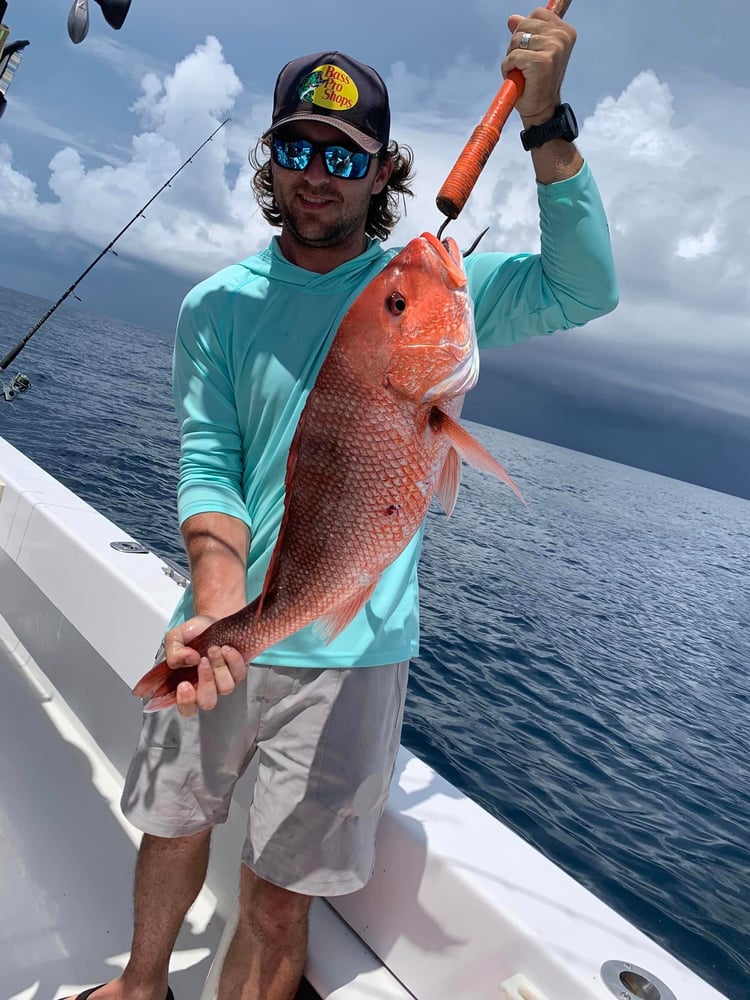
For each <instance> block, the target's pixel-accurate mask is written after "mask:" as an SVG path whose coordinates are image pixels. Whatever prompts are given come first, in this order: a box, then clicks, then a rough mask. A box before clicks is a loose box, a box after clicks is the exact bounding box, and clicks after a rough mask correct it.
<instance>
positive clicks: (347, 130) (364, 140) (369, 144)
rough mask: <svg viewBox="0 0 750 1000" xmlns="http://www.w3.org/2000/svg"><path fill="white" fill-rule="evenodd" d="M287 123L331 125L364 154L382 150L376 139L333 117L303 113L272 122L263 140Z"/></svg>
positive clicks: (381, 144) (380, 143)
mask: <svg viewBox="0 0 750 1000" xmlns="http://www.w3.org/2000/svg"><path fill="white" fill-rule="evenodd" d="M289 122H321V123H322V124H323V125H332V126H333V127H334V128H337V129H338V130H339V132H343V133H344V135H348V136H349V138H350V139H353V140H354V142H356V143H357V145H358V146H361V147H362V149H364V151H365V152H366V153H379V152H380V150H381V149H382V148H383V143H382V142H380V141H379V140H378V139H373V137H372V136H371V135H365V133H364V132H360V130H359V129H358V128H355V127H354V126H353V125H350V123H349V122H345V121H342V120H341V119H340V118H336V117H335V116H334V115H310V114H305V113H304V112H301V113H299V114H296V115H287V116H286V118H280V119H279V121H277V122H274V123H273V125H272V126H271V128H269V129H267V130H266V131H265V132H264V133H263V138H264V139H266V138H268V136H269V135H270V134H271V133H272V132H274V131H275V130H276V129H277V128H281V126H282V125H287V124H289Z"/></svg>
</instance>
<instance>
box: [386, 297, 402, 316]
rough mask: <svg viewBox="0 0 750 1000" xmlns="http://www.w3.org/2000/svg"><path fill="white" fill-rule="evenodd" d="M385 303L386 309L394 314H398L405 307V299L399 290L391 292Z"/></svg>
mask: <svg viewBox="0 0 750 1000" xmlns="http://www.w3.org/2000/svg"><path fill="white" fill-rule="evenodd" d="M385 304H386V305H387V307H388V311H389V312H392V313H393V315H394V316H400V315H401V313H402V312H403V311H404V309H406V299H405V298H404V296H403V295H402V294H401V292H391V294H390V295H389V296H388V298H387V299H386V303H385Z"/></svg>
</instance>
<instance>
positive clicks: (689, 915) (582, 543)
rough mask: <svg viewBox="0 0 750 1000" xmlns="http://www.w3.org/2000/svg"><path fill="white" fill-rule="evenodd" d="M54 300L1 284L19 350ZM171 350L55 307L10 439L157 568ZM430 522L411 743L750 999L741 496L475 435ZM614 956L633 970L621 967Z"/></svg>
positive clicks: (731, 993)
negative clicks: (454, 491) (496, 467)
mask: <svg viewBox="0 0 750 1000" xmlns="http://www.w3.org/2000/svg"><path fill="white" fill-rule="evenodd" d="M47 307H48V303H47V302H44V301H42V300H40V299H34V298H32V297H30V296H27V295H23V294H21V293H18V292H12V291H8V290H5V289H0V351H1V352H2V353H3V354H4V353H5V352H6V351H7V350H8V349H9V348H10V347H11V346H12V345H13V344H14V343H15V342H16V341H17V340H19V339H20V337H21V336H23V335H24V334H25V333H26V331H27V330H28V329H30V327H31V326H32V325H33V324H34V323H35V322H36V320H37V319H38V318H39V317H40V316H41V315H42V314H43V313H44V312H45V311H46V308H47ZM170 358H171V334H165V333H160V332H155V331H151V330H146V329H141V328H139V327H134V326H130V325H128V324H126V323H122V322H120V321H116V320H111V319H105V318H101V317H94V316H90V315H86V314H84V313H82V312H80V311H78V310H75V309H72V308H69V307H68V305H67V304H66V305H65V306H63V307H62V308H60V309H59V310H58V311H57V312H56V313H55V314H54V316H53V317H52V319H50V320H49V321H48V322H47V323H46V324H45V325H44V326H43V327H42V328H41V330H40V331H39V333H37V334H36V336H35V337H34V338H33V339H32V341H31V342H30V343H29V345H28V346H27V347H26V349H25V350H24V351H23V353H22V354H21V355H20V356H19V358H18V359H17V361H16V362H15V363H14V364H13V366H12V367H11V368H10V371H9V372H6V373H4V375H5V376H6V378H5V381H6V382H7V381H8V378H7V376H8V375H12V374H13V373H15V372H16V371H19V370H20V371H23V372H25V373H26V374H27V375H28V376H29V377H30V378H31V380H32V388H31V389H30V390H29V392H27V393H26V394H25V395H23V396H19V397H17V398H16V399H15V400H14V401H13V402H11V403H8V402H3V401H2V400H0V435H2V436H3V437H5V438H7V439H8V440H9V441H11V442H12V443H13V444H14V445H16V447H18V448H20V449H22V450H23V451H24V452H25V453H26V454H27V455H29V456H30V457H31V458H32V459H34V460H35V461H37V462H38V463H39V464H41V465H42V466H44V468H46V469H47V470H48V471H49V472H50V473H52V474H53V475H54V476H56V477H57V478H59V479H60V480H62V481H63V482H64V483H65V484H66V485H67V486H69V487H70V488H71V489H73V490H74V491H75V492H76V493H78V494H80V495H81V496H82V497H84V498H85V499H86V500H87V501H88V502H89V503H91V504H92V505H93V506H95V507H97V508H98V509H99V510H101V511H102V512H103V513H104V514H106V515H107V516H108V517H110V518H112V519H113V520H114V521H116V522H117V523H118V524H119V525H120V526H121V527H123V528H124V529H126V530H127V531H129V532H130V533H131V534H132V535H134V536H135V537H136V538H138V539H139V540H141V541H142V542H143V543H144V544H146V545H148V546H149V547H151V548H152V549H154V550H155V551H156V552H158V553H159V554H160V555H163V556H165V557H167V558H169V559H171V560H172V561H174V562H177V563H178V564H180V565H182V566H184V565H185V559H184V554H183V550H182V546H181V542H180V536H179V533H178V530H177V525H176V519H175V487H176V471H177V457H178V444H177V425H176V421H175V418H174V415H173V413H172V404H171V393H170V378H169V371H170ZM469 427H470V429H471V430H472V431H473V432H474V433H476V435H477V436H478V437H479V439H480V440H481V441H482V442H483V443H484V444H485V445H486V446H487V447H488V448H489V449H490V450H491V451H492V452H493V453H494V454H495V455H496V456H497V457H498V458H499V459H500V460H501V461H502V462H503V463H504V465H505V466H506V468H507V469H508V470H509V471H510V473H511V475H512V476H513V477H514V479H515V480H516V482H517V483H518V485H519V486H520V487H521V489H522V491H523V492H524V495H525V496H526V499H527V501H528V507H527V508H526V507H523V506H522V505H521V504H520V503H519V502H518V501H517V500H516V499H515V498H514V497H513V495H512V494H511V493H510V491H509V490H508V489H507V488H505V487H504V486H502V485H501V484H499V483H498V482H496V481H495V480H494V479H490V478H488V477H485V476H482V475H481V474H479V473H475V472H474V471H473V470H471V469H466V470H465V475H464V481H463V485H462V488H461V492H460V494H459V500H458V504H457V507H456V511H455V513H454V515H453V517H451V518H450V519H446V518H445V517H444V516H443V515H442V514H441V513H440V512H438V510H437V508H436V509H435V510H434V511H432V512H431V513H430V514H429V516H428V524H427V535H426V540H425V546H424V555H423V561H422V564H421V574H420V575H421V582H422V623H423V625H422V627H423V644H422V654H421V656H420V657H419V658H418V659H417V660H416V661H415V662H414V664H413V668H412V676H411V683H410V692H409V697H408V704H407V718H406V723H405V727H404V735H403V742H404V743H405V744H406V746H408V747H409V748H410V749H411V750H412V751H414V752H416V753H417V754H418V755H420V756H421V757H423V758H424V759H426V760H427V761H428V762H429V763H430V764H431V765H432V766H433V767H434V768H435V769H436V770H437V771H438V772H440V773H441V774H442V775H444V776H445V777H446V778H448V779H449V780H450V781H452V782H453V783H454V784H456V785H457V786H458V787H459V788H461V789H462V790H463V791H464V792H466V793H467V794H468V795H470V796H472V797H473V798H475V799H476V800H478V801H479V802H480V803H481V804H482V805H483V806H484V807H485V808H486V809H488V810H489V811H490V812H491V813H493V814H494V815H495V816H497V817H499V818H500V819H501V820H503V821H504V822H505V823H507V824H508V825H509V826H511V827H512V828H513V829H514V830H515V831H516V832H517V833H519V834H520V835H521V836H522V837H524V838H526V839H527V840H528V841H530V842H531V843H532V844H534V845H535V846H536V847H537V848H538V849H539V850H541V851H542V852H543V853H544V854H545V855H547V856H548V857H549V858H551V859H553V860H554V861H555V862H556V863H557V864H558V865H560V866H561V867H563V868H564V869H565V870H567V871H568V872H569V873H570V874H571V875H572V876H573V877H574V878H576V879H578V880H579V881H580V882H582V883H584V884H585V885H586V886H588V887H589V888H590V889H591V890H592V891H593V892H594V893H596V894H597V895H598V896H600V897H602V898H603V899H604V900H606V901H607V902H608V903H609V904H610V905H612V906H613V907H614V908H615V909H617V910H618V911H620V912H621V913H622V914H623V915H624V916H625V917H626V918H628V919H629V920H631V921H632V922H633V923H635V924H636V925H637V926H639V927H640V928H641V929H642V930H644V931H645V932H646V933H647V934H649V935H650V936H651V937H653V938H655V939H656V940H657V941H659V942H660V943H661V944H662V945H664V946H665V947H666V948H667V949H669V950H670V951H672V952H674V953H675V954H676V955H678V956H679V957H680V958H681V959H682V961H684V962H685V963H686V964H687V965H688V966H690V967H691V968H693V969H694V970H695V971H696V972H697V973H698V974H699V975H701V976H703V977H704V978H705V979H706V980H708V981H709V982H710V983H712V984H713V985H714V986H715V987H716V988H717V989H719V990H720V991H722V992H723V993H725V994H726V995H727V996H728V997H730V998H731V1000H748V998H750V794H749V792H750V685H749V684H748V679H749V677H750V502H748V501H746V500H741V499H738V498H736V497H732V496H727V495H725V494H720V493H715V492H712V491H710V490H706V489H702V488H700V487H696V486H692V485H689V484H686V483H682V482H677V481H675V480H671V479H666V478H663V477H660V476H657V475H654V474H652V473H647V472H643V471H639V470H637V469H633V468H630V467H627V466H623V465H617V464H615V463H612V462H607V461H604V460H602V459H599V458H592V457H589V456H586V455H583V454H579V453H577V452H574V451H569V450H565V449H562V448H558V447H554V446H552V445H548V444H542V443H540V442H538V441H534V440H531V439H529V438H523V437H518V436H516V435H512V434H508V433H505V432H504V431H502V430H497V429H494V428H490V427H485V426H481V425H474V424H469ZM612 957H613V958H616V957H621V956H612Z"/></svg>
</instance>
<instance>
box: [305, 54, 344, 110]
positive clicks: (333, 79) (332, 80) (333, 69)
mask: <svg viewBox="0 0 750 1000" xmlns="http://www.w3.org/2000/svg"><path fill="white" fill-rule="evenodd" d="M297 94H298V95H299V99H300V100H301V101H306V102H307V103H308V104H316V105H317V106H318V107H319V108H328V109H330V110H334V109H335V110H338V111H348V110H349V108H353V107H354V105H355V104H356V103H357V101H358V100H359V91H358V90H357V85H356V83H355V82H354V80H352V78H351V77H350V76H349V74H348V73H345V72H344V70H343V69H341V68H340V67H339V66H334V64H333V63H324V64H323V65H322V66H316V67H315V69H314V70H313V71H312V73H308V75H307V76H305V77H303V78H302V79H301V80H300V82H299V85H298V87H297Z"/></svg>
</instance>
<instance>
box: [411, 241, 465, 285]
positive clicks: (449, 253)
mask: <svg viewBox="0 0 750 1000" xmlns="http://www.w3.org/2000/svg"><path fill="white" fill-rule="evenodd" d="M421 239H423V240H424V241H425V243H426V244H427V246H428V247H429V248H430V250H432V251H433V252H434V253H435V254H436V255H437V257H438V259H439V260H440V263H441V264H442V265H443V271H444V273H445V276H446V278H447V279H448V281H449V283H450V284H451V285H453V286H454V288H463V287H464V286H465V285H466V272H465V271H464V264H463V257H462V255H461V251H460V250H459V249H458V244H457V243H456V241H455V240H454V239H451V237H450V236H448V237H447V238H446V239H445V240H443V241H442V242H441V241H440V240H439V239H438V238H437V236H433V235H432V233H422V236H421Z"/></svg>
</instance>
